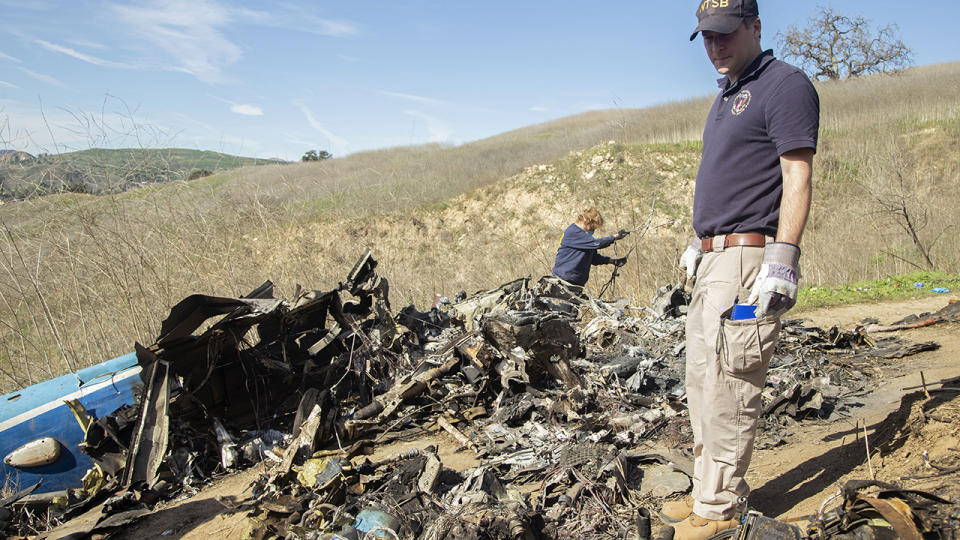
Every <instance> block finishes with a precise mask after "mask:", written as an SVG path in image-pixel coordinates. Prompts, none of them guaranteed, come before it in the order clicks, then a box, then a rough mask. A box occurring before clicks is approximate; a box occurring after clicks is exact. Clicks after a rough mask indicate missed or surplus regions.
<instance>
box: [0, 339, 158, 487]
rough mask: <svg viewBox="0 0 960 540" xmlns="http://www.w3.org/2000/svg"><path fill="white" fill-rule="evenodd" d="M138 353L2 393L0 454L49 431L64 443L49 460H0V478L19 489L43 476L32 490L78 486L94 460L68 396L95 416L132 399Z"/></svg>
mask: <svg viewBox="0 0 960 540" xmlns="http://www.w3.org/2000/svg"><path fill="white" fill-rule="evenodd" d="M139 374H140V366H139V365H138V364H137V355H136V353H130V354H126V355H123V356H120V357H117V358H114V359H113V360H108V361H106V362H103V363H100V364H97V365H95V366H90V367H88V368H84V369H81V370H79V371H77V372H76V373H70V374H68V375H63V376H60V377H55V378H53V379H49V380H46V381H43V382H41V383H37V384H34V385H32V386H28V387H26V388H24V389H22V390H19V391H16V392H11V393H9V394H7V395H5V396H2V397H0V459H3V458H4V457H6V456H7V455H9V454H10V453H11V452H13V451H14V450H16V449H17V448H20V447H21V446H23V445H24V444H27V443H29V442H31V441H35V440H37V439H41V438H43V437H53V438H55V439H57V440H58V441H60V443H61V445H62V446H63V449H62V452H61V454H60V458H59V459H58V460H57V461H55V462H54V463H51V464H49V465H43V466H40V467H24V468H17V467H12V466H10V465H7V464H6V463H2V462H0V484H5V485H6V486H8V487H11V488H14V489H22V488H25V487H28V486H31V485H33V484H35V483H36V482H37V481H41V480H42V483H41V484H40V487H39V488H37V490H36V493H47V492H50V491H61V490H64V489H67V488H78V487H80V480H81V478H83V475H84V473H86V472H87V470H88V469H89V468H90V467H92V466H93V461H92V460H91V459H90V457H89V456H87V455H86V454H84V453H82V452H81V451H80V448H79V444H80V443H81V442H83V436H84V435H83V429H82V428H81V427H80V423H79V422H78V421H77V419H76V417H75V416H74V414H73V412H72V411H71V410H70V408H69V407H68V406H67V404H66V401H67V400H71V399H76V400H78V401H79V402H80V404H81V405H83V406H84V408H86V410H87V412H88V413H90V415H91V416H93V417H95V418H102V417H104V416H107V415H109V414H110V413H112V412H113V411H115V410H117V409H119V408H120V407H122V406H123V405H132V404H133V403H134V393H135V391H136V389H137V388H139V387H141V386H142V385H143V383H142V382H141V380H140V377H139V376H138V375H139Z"/></svg>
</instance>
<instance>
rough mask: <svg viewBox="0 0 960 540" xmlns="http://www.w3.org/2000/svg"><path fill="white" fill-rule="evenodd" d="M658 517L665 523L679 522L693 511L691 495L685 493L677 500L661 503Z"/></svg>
mask: <svg viewBox="0 0 960 540" xmlns="http://www.w3.org/2000/svg"><path fill="white" fill-rule="evenodd" d="M658 513H659V514H660V519H662V520H663V521H666V522H667V523H680V522H681V521H683V520H685V519H687V518H688V517H690V514H692V513H693V497H692V496H690V495H687V496H686V497H684V498H682V499H680V500H679V501H670V502H666V503H663V506H661V507H660V512H658Z"/></svg>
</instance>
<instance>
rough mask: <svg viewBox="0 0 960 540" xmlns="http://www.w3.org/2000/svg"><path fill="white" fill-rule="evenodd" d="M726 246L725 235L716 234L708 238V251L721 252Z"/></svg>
mask: <svg viewBox="0 0 960 540" xmlns="http://www.w3.org/2000/svg"><path fill="white" fill-rule="evenodd" d="M726 247H727V235H725V234H718V235H716V236H714V237H713V238H712V239H711V240H710V251H716V252H722V251H723V250H724V249H726Z"/></svg>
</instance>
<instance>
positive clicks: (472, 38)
mask: <svg viewBox="0 0 960 540" xmlns="http://www.w3.org/2000/svg"><path fill="white" fill-rule="evenodd" d="M696 3H697V2H696V1H690V0H683V1H681V0H666V1H661V2H653V1H650V0H630V1H626V0H609V1H603V0H601V1H599V2H593V3H588V2H583V1H577V2H573V1H567V0H553V1H540V0H521V1H516V0H514V1H501V0H485V1H483V2H464V1H456V0H445V1H439V0H438V1H426V0H411V1H406V2H396V1H378V2H374V1H364V0H356V1H352V2H343V1H341V2H296V1H288V2H284V1H280V2H262V3H261V2H238V1H234V2H227V1H225V0H220V1H217V0H167V1H140V2H107V1H104V2H99V1H83V0H71V1H69V2H67V1H52V0H31V1H29V2H20V1H11V0H0V15H2V16H0V149H2V148H6V149H18V150H26V151H28V152H32V153H36V152H53V151H55V150H57V149H59V150H60V151H69V150H78V149H85V148H89V147H91V146H101V147H104V146H107V147H136V146H160V147H167V146H176V147H184V148H194V149H202V150H215V151H220V152H226V153H230V154H238V155H244V156H257V157H279V158H283V159H290V160H295V159H299V157H300V156H301V155H302V154H303V153H304V152H305V151H306V150H309V149H318V150H327V151H329V152H331V153H333V154H334V155H335V156H342V155H345V154H349V153H352V152H357V151H361V150H368V149H374V148H384V147H391V146H397V145H409V144H421V143H426V142H442V143H448V144H460V143H464V142H468V141H472V140H476V139H481V138H484V137H487V136H491V135H495V134H498V133H502V132H504V131H508V130H511V129H515V128H518V127H522V126H526V125H531V124H537V123H540V122H543V121H547V120H550V119H554V118H559V117H563V116H567V115H571V114H576V113H579V112H583V111H586V110H591V109H606V108H614V107H625V108H633V107H645V106H649V105H654V104H657V103H663V102H669V101H675V100H679V99H686V98H689V97H694V96H702V95H706V94H711V93H712V92H713V91H714V89H715V88H716V87H715V84H714V80H715V79H716V78H717V75H716V73H715V72H714V71H713V69H712V67H711V66H710V64H709V62H708V61H707V59H706V55H705V54H704V51H703V47H702V45H701V43H700V42H699V38H698V40H697V41H696V42H693V43H691V42H689V41H688V38H689V34H690V32H691V31H692V29H693V28H694V27H695V26H696V17H695V15H694V10H695V8H696ZM818 5H826V6H832V7H833V8H834V9H835V10H836V11H838V12H840V13H844V14H848V15H862V16H864V17H866V18H868V19H870V20H871V21H872V23H873V26H874V27H875V28H876V27H879V26H882V25H886V24H889V23H896V24H897V25H899V35H900V37H901V38H902V39H903V40H904V41H905V42H906V43H907V45H909V46H910V47H911V48H912V49H913V50H914V58H915V62H916V64H918V65H924V64H931V63H939V62H948V61H955V60H958V59H960V47H957V46H956V45H955V44H953V43H952V42H951V41H950V40H949V36H950V35H952V33H953V32H954V31H955V29H954V26H955V22H956V21H957V20H958V19H960V5H958V4H957V3H956V2H952V1H946V0H922V1H917V2H911V3H909V4H904V3H903V2H900V1H895V0H871V1H866V2H865V1H863V0H833V1H831V2H821V3H817V2H815V1H807V0H793V1H787V0H766V1H764V0H760V15H761V19H762V21H763V27H764V31H763V34H764V35H763V42H764V43H763V45H764V47H765V48H767V47H773V46H774V45H775V36H776V34H777V33H778V32H779V31H782V30H784V29H786V28H787V27H788V26H789V25H791V24H798V23H803V22H805V21H806V19H807V18H808V17H810V16H811V15H812V14H813V13H814V12H815V11H816V8H817V6H818ZM906 6H909V8H907V7H906Z"/></svg>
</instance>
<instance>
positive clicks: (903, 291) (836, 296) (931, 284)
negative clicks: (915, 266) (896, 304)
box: [796, 272, 960, 310]
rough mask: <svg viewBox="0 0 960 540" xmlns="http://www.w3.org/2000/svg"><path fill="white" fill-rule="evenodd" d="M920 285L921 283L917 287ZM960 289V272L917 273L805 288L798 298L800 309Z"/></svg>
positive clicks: (917, 296) (918, 296) (900, 298)
mask: <svg viewBox="0 0 960 540" xmlns="http://www.w3.org/2000/svg"><path fill="white" fill-rule="evenodd" d="M918 284H922V286H920V287H918V286H917V285H918ZM937 288H944V289H947V290H949V291H950V292H956V291H958V290H960V274H947V273H943V272H914V273H912V274H902V275H899V276H890V277H887V278H885V279H881V280H875V281H858V282H856V283H851V284H849V285H838V286H834V287H814V286H811V287H803V288H801V289H800V294H799V295H798V298H797V306H796V309H797V310H803V309H812V308H821V307H830V306H839V305H843V304H858V303H862V302H879V301H885V300H908V299H911V298H923V297H927V296H937V295H938V294H939V293H935V292H933V291H932V289H937Z"/></svg>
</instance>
